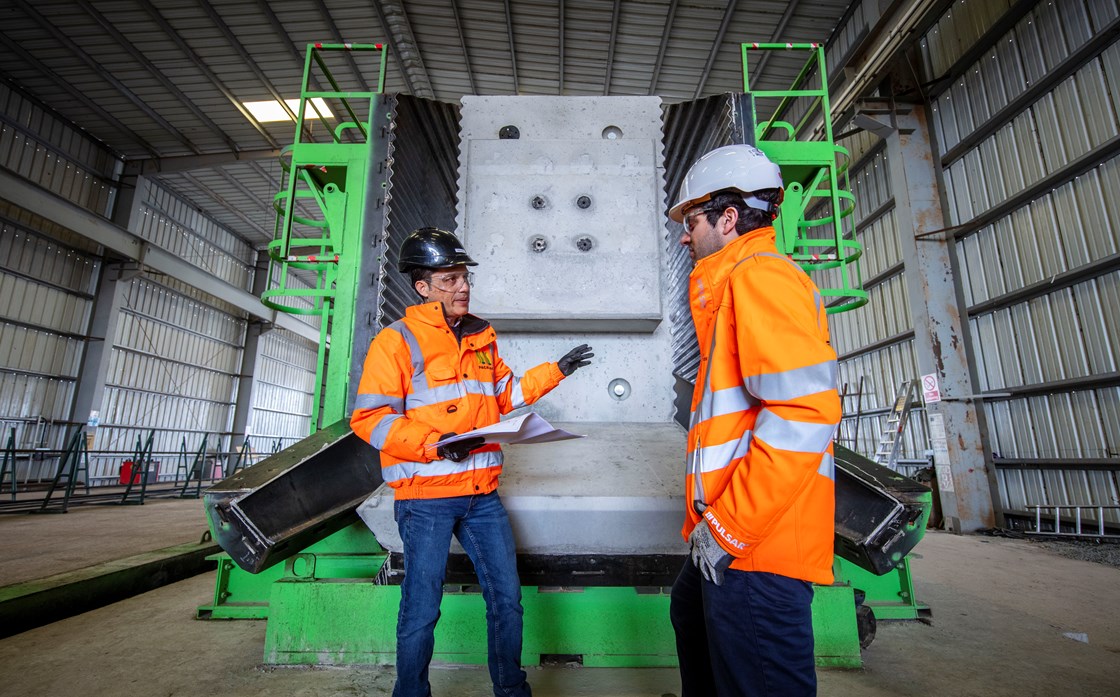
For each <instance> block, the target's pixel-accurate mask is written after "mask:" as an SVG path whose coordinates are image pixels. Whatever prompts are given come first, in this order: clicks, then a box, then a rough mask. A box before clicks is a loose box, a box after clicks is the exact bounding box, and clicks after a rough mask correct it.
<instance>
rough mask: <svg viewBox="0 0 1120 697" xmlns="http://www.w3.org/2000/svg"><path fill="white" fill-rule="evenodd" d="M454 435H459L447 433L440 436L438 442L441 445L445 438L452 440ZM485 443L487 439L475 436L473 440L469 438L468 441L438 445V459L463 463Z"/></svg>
mask: <svg viewBox="0 0 1120 697" xmlns="http://www.w3.org/2000/svg"><path fill="white" fill-rule="evenodd" d="M454 435H458V434H456V433H455V432H454V431H452V432H451V433H445V434H443V435H442V436H440V437H439V440H437V441H436V442H437V443H439V442H440V441H442V440H443V439H444V438H450V437H451V436H454ZM485 442H486V439H485V438H483V437H482V436H474V437H473V438H467V439H466V440H457V441H455V442H454V443H448V444H447V445H437V446H436V457H438V458H440V459H441V460H451V461H452V462H462V461H463V460H466V459H467V456H468V455H470V454H471V451H472V450H474V449H475V448H477V447H479V446H480V445H482V444H483V443H485Z"/></svg>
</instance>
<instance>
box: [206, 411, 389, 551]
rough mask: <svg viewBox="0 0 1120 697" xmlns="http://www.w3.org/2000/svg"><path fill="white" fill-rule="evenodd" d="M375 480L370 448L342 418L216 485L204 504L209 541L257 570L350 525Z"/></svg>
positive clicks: (378, 476) (377, 478) (376, 467)
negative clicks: (210, 535) (213, 540)
mask: <svg viewBox="0 0 1120 697" xmlns="http://www.w3.org/2000/svg"><path fill="white" fill-rule="evenodd" d="M381 482H382V479H381V467H380V465H379V461H378V455H377V451H376V450H375V449H374V448H372V447H371V446H370V445H369V443H366V442H365V441H363V440H362V439H361V438H359V437H358V436H356V435H354V432H353V431H351V430H350V424H349V421H348V420H346V419H344V420H342V421H339V422H337V423H335V424H333V425H331V426H328V427H327V428H324V429H322V430H320V431H318V432H317V433H315V434H314V435H312V436H309V437H307V438H304V439H303V440H301V441H300V442H298V443H296V444H295V445H293V446H291V447H290V448H287V449H285V450H282V451H281V452H279V453H277V454H275V455H273V456H271V457H268V458H266V459H264V460H262V461H261V462H259V463H257V464H256V465H254V466H252V467H249V468H247V469H244V470H242V471H240V472H238V473H237V474H234V475H233V476H231V477H228V478H227V479H224V480H222V481H221V482H218V483H217V484H216V485H214V486H213V487H211V488H210V489H208V490H207V491H206V492H205V495H204V504H205V506H206V516H207V518H208V519H209V522H210V531H211V533H212V534H213V536H214V539H215V540H216V541H217V542H218V544H219V545H220V546H221V547H222V549H224V550H225V551H226V553H227V554H229V555H230V556H231V557H232V558H233V560H234V561H235V562H236V563H237V565H238V566H240V567H241V568H242V569H244V570H245V571H248V572H250V573H258V572H260V571H262V570H264V569H267V568H268V567H270V566H272V565H273V564H277V563H279V562H281V561H283V560H284V559H286V558H288V557H290V556H291V555H293V554H295V553H296V552H298V551H300V550H301V549H304V548H305V547H307V546H308V545H310V544H312V543H313V542H316V541H318V540H320V539H322V538H324V537H326V536H327V535H330V534H331V533H334V532H336V531H338V530H341V529H342V528H344V527H346V526H347V525H350V524H352V523H354V522H356V521H357V520H358V517H357V514H355V512H354V509H355V508H356V507H357V505H358V504H359V503H361V502H362V500H364V499H365V498H366V497H367V496H369V495H370V494H371V493H372V492H373V490H374V489H376V488H377V487H378V486H380V485H381Z"/></svg>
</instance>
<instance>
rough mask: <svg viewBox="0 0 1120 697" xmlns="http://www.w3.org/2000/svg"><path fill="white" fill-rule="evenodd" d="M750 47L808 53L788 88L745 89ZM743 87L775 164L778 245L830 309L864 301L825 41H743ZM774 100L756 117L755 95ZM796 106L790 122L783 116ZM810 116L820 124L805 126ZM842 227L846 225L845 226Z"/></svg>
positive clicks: (761, 144)
mask: <svg viewBox="0 0 1120 697" xmlns="http://www.w3.org/2000/svg"><path fill="white" fill-rule="evenodd" d="M756 51H783V52H789V51H807V52H808V53H809V59H808V60H807V61H806V62H805V64H804V65H803V66H802V68H801V72H800V73H799V74H798V75H797V77H796V78H795V79H794V81H793V84H792V85H791V86H790V87H789V89H785V90H757V89H751V84H750V72H749V70H748V67H747V57H748V55H749V54H750V53H751V52H756ZM742 57H743V91H744V92H745V93H746V94H747V95H748V96H749V97H750V98H751V100H750V101H751V110H752V113H753V117H754V119H753V123H754V124H755V145H757V146H758V148H759V149H760V150H762V151H763V152H764V153H766V155H767V156H768V157H769V158H770V159H771V160H773V161H774V162H775V163H777V164H778V165H779V166H780V167H781V168H782V178H783V180H784V181H785V183H786V196H785V200H784V201H783V202H782V205H781V215H780V216H779V217H778V220H777V231H778V239H777V243H778V249H779V250H780V251H781V252H782V253H784V254H787V255H788V256H789V257H790V258H791V259H793V261H795V262H797V263H798V264H800V265H801V268H803V269H804V270H805V271H806V272H807V273H810V274H812V275H813V280H814V282H816V284H817V286H818V288H819V289H820V292H821V295H822V296H823V297H824V298H825V303H826V305H827V308H828V312H829V314H834V313H837V312H846V311H848V310H854V309H856V308H857V307H861V306H863V305H865V304H867V291H865V290H864V289H863V278H862V276H861V273H860V266H859V258H860V256H861V255H862V254H863V247H862V245H860V243H859V241H858V240H857V239H856V237H855V230H854V226H853V225H852V218H851V215H852V213H853V212H854V210H855V197H854V196H853V195H852V193H851V190H850V189H851V187H850V186H849V183H848V167H849V166H850V163H851V158H850V156H849V154H848V151H847V150H846V149H845V148H843V147H841V146H839V145H837V144H836V142H835V140H834V138H833V135H832V113H831V109H830V107H829V101H828V78H827V73H826V70H825V59H824V47H823V46H822V45H821V44H817V43H808V44H800V43H798V44H757V43H747V44H742ZM760 100H763V102H764V103H766V104H769V103H772V102H774V101H777V106H776V107H775V108H774V109H773V111H771V112H770V115H769V116H768V117H765V118H764V119H762V120H760V119H759V114H758V109H759V101H760ZM798 109H803V113H802V114H801V116H800V119H799V120H798V121H797V123H796V124H793V123H790V121H787V120H785V119H787V118H791V116H792V115H794V114H793V112H794V111H795V110H798ZM813 118H819V119H820V122H821V125H820V126H819V127H818V129H817V130H816V131H810V129H808V128H807V126H808V125H809V123H810V122H811V120H812V119H813ZM845 226H846V227H847V228H848V229H847V230H845Z"/></svg>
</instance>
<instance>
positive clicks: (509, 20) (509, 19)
mask: <svg viewBox="0 0 1120 697" xmlns="http://www.w3.org/2000/svg"><path fill="white" fill-rule="evenodd" d="M505 6H506V36H508V37H509V57H510V67H511V68H512V69H513V93H514V94H521V81H520V80H519V79H518V77H517V46H516V45H515V44H514V42H513V9H512V8H511V7H510V6H509V0H505Z"/></svg>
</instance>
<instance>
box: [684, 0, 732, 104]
mask: <svg viewBox="0 0 1120 697" xmlns="http://www.w3.org/2000/svg"><path fill="white" fill-rule="evenodd" d="M738 4H739V0H727V7H725V8H724V9H723V19H722V20H720V23H719V31H718V32H716V38H715V41H713V42H712V48H711V50H709V51H708V61H707V62H706V63H705V64H704V72H702V73H700V79H699V80H698V81H697V83H696V91H695V92H694V93H693V94H692V98H693V99H699V98H700V95H701V93H703V92H704V85H705V84H706V83H707V82H708V76H709V75H710V74H711V72H712V66H713V65H715V63H716V56H718V55H719V49H720V46H722V45H723V37H724V36H725V35H726V34H727V27H728V25H729V24H731V17H732V16H734V15H735V6H736V5H738Z"/></svg>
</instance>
